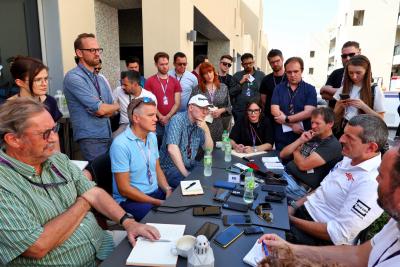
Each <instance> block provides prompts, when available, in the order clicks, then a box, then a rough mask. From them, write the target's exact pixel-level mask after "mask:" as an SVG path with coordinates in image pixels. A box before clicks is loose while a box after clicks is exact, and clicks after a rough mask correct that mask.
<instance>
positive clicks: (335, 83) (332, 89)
mask: <svg viewBox="0 0 400 267" xmlns="http://www.w3.org/2000/svg"><path fill="white" fill-rule="evenodd" d="M360 54H361V48H360V44H359V43H357V42H355V41H347V42H345V43H344V44H343V46H342V54H341V58H342V64H343V68H340V69H337V70H334V71H333V72H332V73H331V75H329V77H328V80H327V81H326V84H325V86H323V87H322V88H321V90H320V94H321V96H322V98H323V99H325V100H328V102H329V106H330V107H331V108H334V107H335V104H336V100H335V99H334V98H333V95H334V94H335V93H336V91H337V89H338V88H340V87H342V82H343V74H344V67H345V66H346V64H347V62H349V60H350V58H352V57H354V56H356V55H360Z"/></svg>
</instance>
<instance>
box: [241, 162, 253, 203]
mask: <svg viewBox="0 0 400 267" xmlns="http://www.w3.org/2000/svg"><path fill="white" fill-rule="evenodd" d="M254 187H255V181H254V174H253V169H252V168H249V169H247V170H246V176H245V177H244V194H243V201H244V202H246V203H253V201H254Z"/></svg>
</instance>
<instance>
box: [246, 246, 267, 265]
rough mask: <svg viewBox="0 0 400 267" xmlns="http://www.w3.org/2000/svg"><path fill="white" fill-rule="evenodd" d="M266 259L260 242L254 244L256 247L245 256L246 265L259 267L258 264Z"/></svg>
mask: <svg viewBox="0 0 400 267" xmlns="http://www.w3.org/2000/svg"><path fill="white" fill-rule="evenodd" d="M264 257H265V255H264V252H263V251H262V247H261V243H260V244H259V243H258V241H256V243H255V244H254V246H253V247H252V248H251V249H250V251H249V252H248V253H247V254H246V256H244V258H243V261H244V263H246V264H248V265H250V266H253V267H257V263H259V262H260V261H261V260H262V259H263V258H264Z"/></svg>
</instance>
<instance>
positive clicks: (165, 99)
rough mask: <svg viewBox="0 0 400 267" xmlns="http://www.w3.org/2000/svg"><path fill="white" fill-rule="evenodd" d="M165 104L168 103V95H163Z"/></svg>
mask: <svg viewBox="0 0 400 267" xmlns="http://www.w3.org/2000/svg"><path fill="white" fill-rule="evenodd" d="M163 104H164V105H168V98H167V96H164V97H163Z"/></svg>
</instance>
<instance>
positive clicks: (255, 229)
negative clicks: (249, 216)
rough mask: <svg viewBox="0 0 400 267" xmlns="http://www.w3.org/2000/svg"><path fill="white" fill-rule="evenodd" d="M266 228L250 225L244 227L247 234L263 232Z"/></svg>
mask: <svg viewBox="0 0 400 267" xmlns="http://www.w3.org/2000/svg"><path fill="white" fill-rule="evenodd" d="M263 233H264V230H263V229H262V228H261V227H260V226H249V227H246V228H244V234H245V235H255V234H263Z"/></svg>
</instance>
